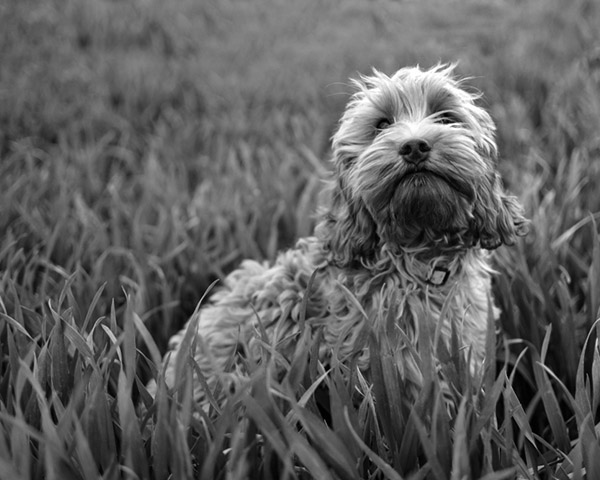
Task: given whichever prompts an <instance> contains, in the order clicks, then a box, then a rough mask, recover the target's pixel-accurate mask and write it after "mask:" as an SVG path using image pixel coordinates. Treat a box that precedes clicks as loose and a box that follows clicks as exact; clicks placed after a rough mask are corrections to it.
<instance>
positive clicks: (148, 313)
mask: <svg viewBox="0 0 600 480" xmlns="http://www.w3.org/2000/svg"><path fill="white" fill-rule="evenodd" d="M0 25H2V28H1V32H0V478H1V479H42V478H44V479H97V478H105V479H121V478H123V479H137V478H140V479H146V478H153V479H167V478H172V479H181V478H201V479H231V480H234V479H245V478H253V479H254V478H256V479H263V478H264V479H280V478H281V479H309V478H316V479H380V478H386V479H393V480H397V479H403V478H408V479H425V478H428V479H429V478H431V479H436V480H442V479H452V480H454V479H456V480H458V479H466V478H485V479H487V480H492V479H504V478H525V479H529V478H532V479H537V478H541V479H546V478H560V479H566V478H573V479H584V478H588V479H597V478H600V441H599V435H600V426H599V425H600V424H599V423H598V422H599V421H600V418H599V415H598V414H599V410H598V407H599V406H600V350H599V348H598V342H597V338H598V332H597V325H596V323H595V322H596V320H597V319H598V318H599V309H600V240H599V235H598V223H599V221H600V194H599V193H598V185H599V184H600V30H599V29H598V25H600V5H599V4H598V3H597V2H595V1H593V0H574V1H572V2H562V1H559V0H547V1H542V0H538V1H534V0H492V1H483V0H428V1H422V2H413V1H391V0H372V1H366V0H364V1H359V0H347V1H341V0H327V1H325V0H314V1H312V2H300V1H295V2H294V1H292V0H261V1H258V0H256V1H254V2H247V1H242V0H171V1H160V0H120V1H115V0H61V1H59V0H19V1H16V0H9V1H5V2H2V4H0ZM439 61H442V62H453V61H458V62H459V65H458V68H457V71H458V73H459V74H460V75H465V76H469V77H470V80H469V81H468V84H469V85H472V86H474V87H476V88H478V89H480V90H482V91H483V92H484V99H483V100H482V102H484V105H485V106H486V107H487V108H488V109H489V111H490V113H491V114H492V116H493V117H494V119H495V120H496V122H497V124H498V142H499V147H500V151H501V154H502V161H501V165H500V169H501V171H502V173H503V177H504V179H505V183H506V185H507V186H508V188H509V189H510V190H511V191H513V192H514V193H516V194H517V195H518V196H519V197H520V199H521V200H522V202H523V204H524V205H525V207H526V210H527V215H528V216H529V218H531V220H532V224H531V232H530V234H529V235H528V236H527V237H526V238H524V239H522V240H521V241H520V242H519V243H518V245H516V246H515V247H512V248H506V247H503V248H501V249H499V250H498V251H497V252H496V256H495V265H496V269H497V271H498V275H497V277H496V279H495V282H494V293H495V301H496V303H497V304H498V306H500V307H501V308H502V311H503V313H502V317H501V322H500V323H501V325H499V327H500V328H499V332H498V335H497V338H496V339H494V337H493V336H491V335H490V337H489V339H488V345H487V349H488V357H489V358H494V357H495V358H497V362H496V364H495V365H493V362H491V363H490V367H489V368H487V369H486V371H485V372H482V374H481V375H480V376H478V377H477V378H475V379H472V378H470V377H469V375H467V374H466V370H467V369H466V368H465V365H464V361H462V360H461V359H460V357H458V356H453V355H451V353H449V352H447V361H446V362H445V364H444V365H443V366H442V367H441V371H440V372H434V366H432V365H431V362H428V361H427V359H426V358H423V359H421V362H420V368H421V369H422V371H423V376H424V378H425V385H424V387H423V391H422V392H421V394H420V395H419V398H418V399H417V402H416V403H415V404H413V405H408V404H407V403H406V402H402V401H401V398H400V397H401V395H398V393H397V392H399V391H401V390H402V387H403V378H402V377H401V376H400V374H399V372H398V371H397V369H396V368H395V367H394V353H395V352H394V351H393V348H391V346H389V345H386V344H384V343H382V344H377V343H376V342H375V340H372V341H371V342H372V343H371V345H370V348H371V351H372V352H377V354H375V355H373V359H372V361H371V369H372V375H373V378H374V380H375V382H374V385H373V388H372V389H368V388H367V387H366V386H365V385H364V382H365V380H364V379H363V378H362V377H360V376H358V375H353V376H352V378H351V381H350V382H349V383H347V382H344V380H343V378H345V374H344V372H343V369H344V368H345V367H344V366H342V365H334V366H333V368H332V369H331V370H329V371H327V372H325V371H324V370H323V368H322V366H320V365H319V364H318V363H317V362H316V360H315V358H314V355H311V353H314V352H315V351H316V350H315V348H316V347H315V345H316V344H317V342H318V336H317V335H314V334H312V333H311V332H309V331H308V330H307V331H305V332H304V334H303V337H302V338H301V339H299V341H298V345H299V346H298V349H297V352H296V355H295V357H294V358H293V359H292V360H291V362H290V365H289V370H288V371H287V373H286V374H285V376H284V378H283V379H282V380H281V381H277V382H276V381H275V380H272V379H271V378H270V377H269V375H268V369H269V368H270V367H269V364H270V362H266V365H265V366H264V367H261V368H258V367H255V368H254V374H253V381H252V389H251V392H250V394H248V393H246V394H237V395H233V396H232V399H231V400H232V401H231V402H229V403H228V405H227V406H226V407H225V409H224V410H223V411H220V410H219V408H218V407H217V406H215V407H214V408H213V411H212V412H211V415H210V416H206V414H204V413H203V412H201V411H198V408H197V407H196V406H195V405H194V403H193V402H192V401H191V388H190V381H189V378H190V375H191V372H192V371H193V365H190V364H189V362H188V363H185V362H183V361H182V362H181V365H180V367H181V368H180V371H179V376H180V381H179V383H178V385H177V387H176V388H175V389H173V390H168V389H167V388H166V387H165V385H164V382H163V381H162V380H161V378H162V377H161V365H160V359H161V355H162V354H163V353H164V351H165V348H166V341H167V339H168V338H169V336H170V335H171V334H172V333H174V332H175V331H176V330H178V329H179V328H180V327H181V325H182V324H183V322H184V321H185V320H186V319H187V318H188V317H189V315H190V314H191V313H192V312H193V310H194V309H195V307H196V305H197V303H198V302H199V301H200V299H201V298H202V296H203V294H204V293H205V292H206V291H207V289H209V287H210V285H211V284H212V283H213V282H214V281H215V280H218V279H219V278H221V277H222V276H223V275H224V274H226V273H227V272H228V271H230V270H231V269H232V268H234V267H235V266H236V265H237V264H238V263H239V261H240V260H241V259H242V258H247V257H250V258H255V259H273V258H274V256H275V254H276V252H277V251H278V250H279V249H281V248H285V247H287V246H290V245H292V244H293V242H294V239H295V238H297V237H299V236H303V235H307V234H310V232H311V230H312V227H313V222H314V216H313V214H314V211H315V207H316V204H317V199H318V196H319V192H320V190H321V187H322V179H323V178H325V177H326V175H327V173H328V171H329V164H328V161H327V160H328V155H329V137H330V135H331V133H332V132H333V131H334V129H335V125H336V120H337V118H338V117H339V115H340V114H341V112H342V109H343V107H344V105H345V103H346V101H347V100H348V94H349V92H350V91H351V89H350V87H349V82H348V78H349V77H352V76H356V75H357V74H358V72H367V73H368V72H369V70H370V68H371V67H372V66H374V67H376V68H377V69H379V70H382V71H384V72H387V73H393V72H394V71H395V70H396V69H397V68H399V67H401V66H404V65H409V64H417V63H418V64H420V65H421V66H424V67H428V66H432V65H434V64H436V63H437V62H439ZM490 329H491V331H493V326H492V325H491V326H490ZM187 340H188V341H190V342H191V339H190V338H188V339H187ZM266 372H267V373H266ZM151 377H153V378H158V392H157V395H156V398H155V399H153V398H151V397H150V396H149V394H148V392H147V390H146V388H145V385H146V382H147V381H148V379H149V378H151ZM440 377H443V378H444V379H445V380H446V381H447V382H449V384H450V385H451V386H452V394H453V395H454V401H455V403H456V406H457V407H456V409H455V411H452V410H451V409H450V410H449V409H446V408H445V407H444V402H443V399H442V395H441V389H440ZM357 386H359V387H361V388H362V391H363V392H368V393H367V394H364V395H363V396H361V397H360V398H359V399H357V398H356V396H355V395H354V394H353V392H354V391H355V387H357Z"/></svg>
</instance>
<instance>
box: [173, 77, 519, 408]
mask: <svg viewBox="0 0 600 480" xmlns="http://www.w3.org/2000/svg"><path fill="white" fill-rule="evenodd" d="M452 70H453V66H437V67H434V68H433V69H431V70H427V71H423V70H421V69H419V68H403V69H401V70H399V71H398V72H397V73H396V74H395V75H393V76H391V77H389V76H387V75H385V74H383V73H380V72H378V71H374V72H373V74H372V75H371V76H368V77H363V78H361V80H360V81H356V82H355V84H356V86H357V87H358V89H357V92H356V93H355V94H354V95H353V96H352V98H351V100H350V102H349V104H348V106H347V108H346V111H345V113H344V114H343V116H342V118H341V121H340V125H339V128H338V130H337V133H335V135H334V136H333V144H332V146H333V161H334V166H335V173H334V179H333V181H332V182H331V190H332V191H331V198H330V202H329V204H328V206H327V207H322V211H321V212H320V217H319V221H318V224H317V227H316V229H315V232H314V236H311V237H308V238H303V239H301V240H299V241H298V243H297V244H296V246H295V247H294V248H293V249H290V250H288V251H285V252H282V253H281V254H279V256H278V257H277V259H276V260H275V263H274V264H273V265H267V264H263V263H258V262H255V261H251V260H246V261H244V262H243V263H242V265H241V267H240V268H239V269H237V270H235V271H233V272H232V273H231V274H229V275H228V276H227V277H226V278H225V280H224V285H223V286H222V287H220V288H219V289H218V290H217V291H216V292H215V293H214V294H213V295H212V297H211V298H210V300H209V302H208V304H207V305H204V306H203V307H202V308H201V309H200V310H199V311H198V312H197V313H196V314H194V316H193V317H192V319H191V320H190V322H188V326H187V327H186V328H184V329H183V330H182V331H181V332H180V333H178V334H177V335H175V336H173V337H172V338H171V340H170V343H169V345H170V349H171V350H172V351H171V352H170V353H168V354H167V356H166V357H165V367H164V368H165V378H166V383H167V385H169V386H171V387H173V386H175V385H176V384H177V382H178V380H179V379H178V378H176V377H177V370H178V368H177V365H181V364H182V363H186V362H187V361H188V360H189V359H190V358H191V357H192V356H193V359H194V360H195V362H196V363H197V366H194V368H195V371H196V375H197V374H198V373H199V372H201V375H197V377H199V378H196V382H195V383H194V398H195V399H196V400H197V401H198V402H200V403H201V404H202V405H203V407H208V402H209V397H210V396H209V395H207V394H206V389H210V391H211V392H213V393H212V394H214V392H222V393H221V394H217V402H222V401H224V400H225V397H226V392H227V391H228V390H229V389H230V388H231V387H232V386H233V387H239V386H241V385H242V384H244V382H245V381H246V380H247V378H248V373H247V369H246V367H247V365H248V361H249V360H251V361H252V362H254V363H256V362H259V361H260V359H261V357H262V356H265V355H266V354H267V353H266V352H268V355H272V353H273V352H277V356H278V357H279V358H280V360H281V359H283V360H281V361H283V362H285V359H287V360H289V359H290V357H291V356H292V354H293V352H294V348H295V346H296V342H297V341H298V340H299V336H300V332H301V330H302V328H306V327H308V328H311V329H319V328H320V329H321V330H322V331H321V333H320V335H321V336H320V337H319V338H320V344H319V348H318V355H319V360H320V361H321V362H322V363H323V364H324V365H330V364H331V362H332V360H333V356H334V355H335V356H336V359H339V360H340V361H341V362H344V361H347V360H348V359H349V358H351V357H352V358H353V362H355V363H354V364H355V365H357V367H358V368H359V369H361V370H362V371H363V372H365V373H366V374H367V378H368V369H369V348H367V347H364V343H363V346H361V347H360V351H359V352H358V353H357V352H356V346H357V342H358V339H359V338H360V335H361V332H362V331H363V329H364V327H365V325H366V324H368V326H369V329H370V331H371V332H372V333H374V334H375V336H376V337H377V336H379V337H380V338H381V337H382V336H385V337H386V339H390V338H392V339H394V340H393V341H394V342H395V343H396V345H395V348H396V351H397V352H400V355H399V356H397V358H400V359H401V360H400V362H399V363H400V364H399V365H398V368H399V371H400V372H401V374H402V377H403V378H404V379H405V380H406V382H407V384H409V385H412V386H413V387H414V389H418V388H419V384H420V382H421V380H422V378H421V373H420V371H419V368H418V366H417V363H416V360H415V352H419V350H420V349H421V351H423V350H422V346H421V345H419V342H420V340H419V338H420V337H419V329H420V328H425V327H427V328H432V329H433V330H435V331H437V332H438V337H439V338H441V339H442V341H443V342H444V343H445V344H446V345H447V346H449V344H450V338H451V336H452V332H453V331H454V332H456V334H457V337H458V341H459V343H460V345H459V347H460V349H462V350H464V352H466V353H465V358H467V357H466V356H467V355H469V356H470V357H469V358H470V359H471V365H470V367H471V371H472V372H476V371H478V369H479V367H480V366H481V365H482V363H483V361H484V354H485V338H486V332H487V326H488V321H487V320H488V313H489V312H490V311H492V312H493V314H494V316H495V317H497V316H498V310H497V308H495V307H494V308H491V310H490V307H489V305H490V304H489V301H490V298H491V286H490V276H491V273H492V271H491V268H490V267H489V265H488V256H489V252H488V251H489V250H493V249H495V248H497V247H499V246H500V245H501V244H509V245H510V244H512V243H514V241H515V239H516V237H517V236H520V235H524V234H525V233H526V230H527V220H526V219H525V218H524V217H523V214H522V209H521V207H520V205H519V203H518V202H517V200H516V199H515V198H514V197H512V196H508V195H506V194H505V193H504V191H503V190H502V186H501V181H500V178H499V174H498V173H497V171H496V168H495V167H496V157H497V151H496V144H495V141H494V129H495V127H494V123H493V122H492V119H491V118H490V116H489V115H488V114H487V113H486V112H485V111H484V110H483V109H482V108H481V107H479V106H477V105H476V103H475V101H476V100H477V99H478V97H479V95H477V94H473V93H470V92H468V91H466V90H465V89H463V88H462V87H461V83H460V81H458V80H456V79H455V78H454V77H453V75H452ZM427 322H428V323H429V324H430V325H423V324H424V323H427ZM186 329H190V331H192V334H191V335H190V334H189V333H188V335H187V337H186V335H185V332H186ZM398 332H401V334H398ZM190 336H192V337H194V342H192V343H193V348H192V347H191V346H190V345H192V343H191V342H190V341H189V338H190ZM184 338H187V339H188V341H184ZM427 351H429V352H432V351H434V350H433V349H429V350H427ZM409 390H410V389H409ZM223 392H225V393H223ZM212 394H211V395H212ZM410 394H411V392H408V393H405V395H410ZM412 394H414V392H413V393H412ZM400 395H402V393H401V392H400Z"/></svg>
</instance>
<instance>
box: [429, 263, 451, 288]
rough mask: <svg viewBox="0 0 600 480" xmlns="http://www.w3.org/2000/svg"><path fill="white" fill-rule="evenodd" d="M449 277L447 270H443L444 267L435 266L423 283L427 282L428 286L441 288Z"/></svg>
mask: <svg viewBox="0 0 600 480" xmlns="http://www.w3.org/2000/svg"><path fill="white" fill-rule="evenodd" d="M449 277H450V270H449V269H447V268H444V267H438V266H435V267H433V268H432V269H431V270H430V271H429V274H428V275H427V278H426V279H425V282H427V283H428V284H429V285H434V286H436V287H441V286H442V285H444V284H445V283H446V282H447V281H448V278H449Z"/></svg>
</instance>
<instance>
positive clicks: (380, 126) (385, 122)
mask: <svg viewBox="0 0 600 480" xmlns="http://www.w3.org/2000/svg"><path fill="white" fill-rule="evenodd" d="M391 124H392V121H391V120H390V119H388V118H382V119H380V120H379V121H378V122H377V125H375V128H376V129H377V130H379V131H381V130H385V129H386V128H388V127H390V125H391Z"/></svg>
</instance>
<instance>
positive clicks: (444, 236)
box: [384, 172, 471, 246]
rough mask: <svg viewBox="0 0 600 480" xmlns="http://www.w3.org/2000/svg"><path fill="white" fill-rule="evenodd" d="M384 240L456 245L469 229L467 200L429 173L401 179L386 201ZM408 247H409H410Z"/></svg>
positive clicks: (449, 185) (452, 186) (446, 181)
mask: <svg viewBox="0 0 600 480" xmlns="http://www.w3.org/2000/svg"><path fill="white" fill-rule="evenodd" d="M388 209H389V214H388V215H389V218H390V219H391V222H387V223H386V225H388V230H390V231H388V232H384V235H385V236H386V237H391V238H387V239H386V240H387V241H388V242H391V243H394V244H395V243H401V244H402V243H405V244H409V245H410V246H414V244H419V243H428V242H441V241H446V242H447V243H448V242H450V241H451V242H456V241H458V240H459V238H458V237H460V236H463V235H465V234H466V233H467V232H468V231H469V229H470V218H471V214H470V211H471V207H470V205H469V201H468V200H467V198H466V197H465V196H464V194H463V193H461V192H460V191H459V190H457V188H456V184H451V183H450V182H449V181H448V180H446V179H444V178H442V177H439V176H438V175H436V174H434V173H430V172H417V173H412V174H408V175H406V176H405V177H403V178H402V179H401V181H400V182H399V184H398V186H397V188H396V189H395V191H394V193H393V195H392V197H391V199H390V202H389V206H388ZM411 244H412V245H411Z"/></svg>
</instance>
